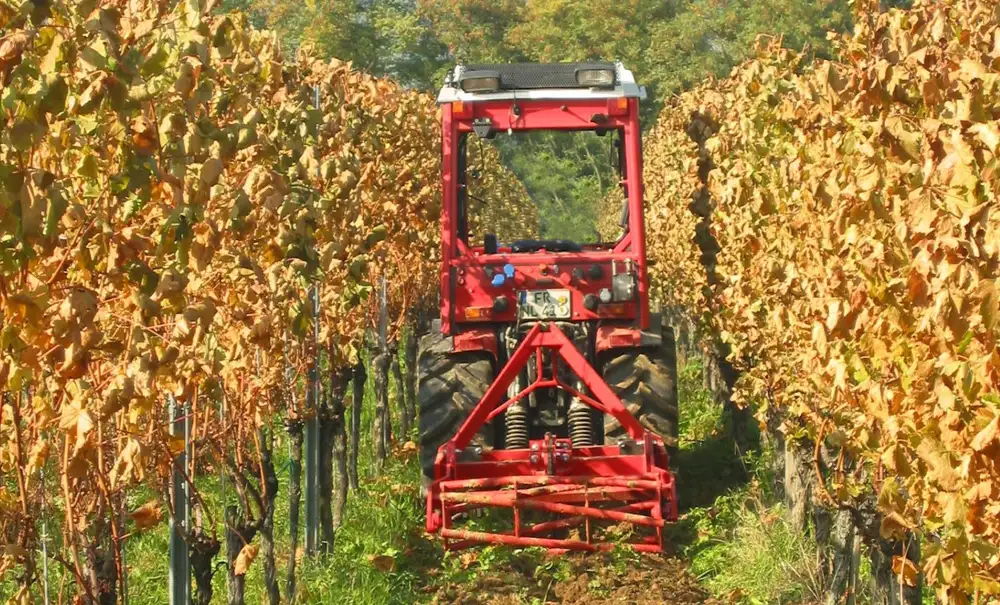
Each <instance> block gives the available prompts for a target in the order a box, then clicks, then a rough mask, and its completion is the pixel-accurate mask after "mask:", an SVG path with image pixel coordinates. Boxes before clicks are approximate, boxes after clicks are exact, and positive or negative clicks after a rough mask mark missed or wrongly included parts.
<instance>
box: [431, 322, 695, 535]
mask: <svg viewBox="0 0 1000 605" xmlns="http://www.w3.org/2000/svg"><path fill="white" fill-rule="evenodd" d="M543 350H548V351H549V352H550V360H551V364H552V368H551V377H548V378H546V377H544V373H543V371H542V370H543V364H544V356H543V355H542V351H543ZM532 356H534V358H535V361H536V364H537V372H536V373H535V375H536V376H537V378H536V380H535V381H534V382H533V383H532V384H530V385H528V386H527V387H526V388H525V389H523V390H522V391H520V392H519V393H518V394H517V395H516V396H514V397H511V398H509V399H508V398H507V390H508V387H509V386H510V384H511V383H512V382H513V381H514V379H515V378H516V377H517V376H518V374H519V373H520V372H521V370H522V369H523V368H524V367H526V366H527V364H528V363H529V362H530V361H531V358H532ZM560 361H561V362H562V363H564V364H565V365H566V367H567V368H568V369H569V370H571V371H572V373H574V374H575V375H576V376H577V377H578V378H579V379H580V381H581V382H582V384H583V386H584V387H585V390H586V391H589V392H590V393H592V394H593V397H591V396H588V395H586V394H584V393H582V392H580V391H579V390H577V389H575V388H573V387H572V386H570V385H568V384H566V383H565V382H563V381H562V380H560V378H559V371H558V370H559V367H558V366H559V362H560ZM541 388H557V389H561V390H564V391H566V392H568V393H570V394H571V395H572V396H573V397H574V398H576V399H577V400H578V401H580V402H582V403H584V404H586V405H588V406H590V407H591V408H593V409H596V410H598V411H600V412H602V413H604V414H606V415H611V416H613V417H614V418H616V419H617V420H618V421H619V422H620V423H621V425H622V427H623V428H624V429H625V431H626V432H627V434H628V437H629V438H628V439H625V440H622V441H621V442H620V443H618V444H616V445H602V446H588V447H573V445H572V442H571V440H570V439H564V438H556V437H554V436H552V435H551V434H547V435H546V437H545V438H544V439H538V440H532V441H530V443H529V447H528V448H526V449H508V450H492V451H483V449H482V448H480V447H477V446H473V445H470V444H471V442H472V438H473V437H474V436H475V435H476V433H477V432H479V430H480V429H481V428H482V427H483V426H485V425H486V424H487V423H488V422H490V421H491V420H493V419H494V418H496V417H497V416H498V415H500V414H502V413H503V412H504V411H505V410H506V409H507V408H508V407H510V406H511V405H512V404H514V403H516V402H518V401H520V400H521V399H523V398H524V397H527V396H528V394H530V393H531V392H532V391H534V390H536V389H541ZM434 477H435V480H434V481H433V482H432V483H431V485H430V487H429V489H428V491H427V531H428V532H429V533H431V534H437V535H439V536H441V538H442V539H443V540H444V544H445V548H448V549H459V548H466V547H469V546H475V545H478V544H507V545H511V546H519V547H526V546H540V547H543V548H548V549H550V550H555V551H566V550H583V551H596V550H608V549H610V548H612V547H613V543H607V542H602V541H601V539H600V534H601V532H600V531H599V530H601V529H603V528H604V526H606V525H608V524H612V525H616V526H619V527H620V526H621V525H622V524H626V525H628V526H630V527H629V531H628V532H623V533H638V534H645V535H640V536H639V537H638V539H637V540H634V541H631V542H627V544H628V545H629V546H631V547H632V548H634V549H635V550H638V551H644V552H661V551H662V550H663V526H664V524H665V523H666V522H672V521H676V519H677V490H676V486H675V483H674V476H673V474H672V473H671V472H670V470H669V469H668V463H667V452H666V449H665V448H664V446H663V442H662V441H661V440H660V439H659V438H658V437H656V436H655V435H654V434H653V433H651V432H649V431H647V430H646V429H644V428H643V427H642V425H640V424H639V422H638V421H637V420H636V419H635V418H634V417H633V416H632V415H631V414H630V413H629V412H628V410H627V409H626V407H625V405H624V404H623V403H622V401H621V400H620V399H619V398H618V396H617V395H615V393H614V391H612V390H611V387H609V386H608V385H607V383H605V382H604V380H603V379H602V378H601V377H600V375H599V374H598V373H597V372H596V371H595V370H594V368H592V367H591V366H590V364H589V363H588V362H587V360H586V358H584V356H583V355H582V354H581V353H580V352H579V351H577V349H576V347H575V346H574V345H573V343H572V341H570V339H569V338H567V337H566V335H565V334H564V333H563V332H562V331H561V330H559V328H558V327H557V326H556V325H554V324H546V323H539V324H536V325H535V326H534V327H532V329H531V330H530V331H529V332H528V334H527V335H526V336H525V338H524V340H523V341H522V342H521V344H520V345H519V346H518V348H517V349H516V350H515V351H514V354H513V355H512V356H511V358H510V361H509V362H508V363H507V365H505V366H504V368H503V369H502V370H501V371H500V373H499V375H498V376H497V378H496V380H494V382H493V384H492V385H490V387H489V389H487V391H486V394H485V395H484V396H483V398H482V400H480V402H479V403H478V404H477V405H476V407H475V408H474V409H473V410H472V412H471V413H470V414H469V416H468V418H467V419H466V420H465V422H464V423H463V424H462V426H461V428H459V430H458V432H457V433H456V434H455V436H454V437H453V438H452V439H451V440H450V441H448V442H447V443H445V444H444V445H442V446H441V448H440V450H439V451H438V455H437V459H436V460H435V463H434ZM490 508H493V509H510V510H512V511H513V517H514V528H513V530H512V531H509V532H503V533H491V532H487V531H474V530H470V529H463V528H462V527H459V524H461V523H462V520H463V519H465V518H467V515H466V514H465V513H468V512H469V511H471V510H473V509H490ZM534 511H537V512H538V513H541V516H544V517H545V520H541V521H539V520H536V521H535V522H534V523H527V520H526V519H524V518H522V517H525V516H534V515H535V513H534ZM595 524H597V525H598V527H597V528H595V527H594V525H595ZM595 530H597V531H595ZM573 532H575V533H576V534H577V535H576V536H575V537H571V536H570V535H569V534H571V533H573ZM557 536H560V537H557Z"/></svg>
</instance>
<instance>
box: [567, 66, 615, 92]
mask: <svg viewBox="0 0 1000 605" xmlns="http://www.w3.org/2000/svg"><path fill="white" fill-rule="evenodd" d="M576 83H577V84H579V85H580V86H589V87H591V88H610V87H612V86H614V85H615V70H613V69H578V70H576Z"/></svg>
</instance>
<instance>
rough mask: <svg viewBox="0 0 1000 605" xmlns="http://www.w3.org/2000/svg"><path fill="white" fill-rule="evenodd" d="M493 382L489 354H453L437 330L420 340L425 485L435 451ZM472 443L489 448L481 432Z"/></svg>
mask: <svg viewBox="0 0 1000 605" xmlns="http://www.w3.org/2000/svg"><path fill="white" fill-rule="evenodd" d="M492 380H493V362H492V360H491V358H490V356H489V354H487V353H485V352H478V351H477V352H465V353H452V351H451V339H450V338H448V337H446V336H444V335H442V334H441V333H440V332H439V331H437V330H433V331H432V332H431V333H430V334H427V335H426V336H423V337H422V338H421V339H420V344H419V349H418V352H417V407H418V410H419V415H420V416H419V429H420V468H421V469H422V470H423V474H424V485H427V484H428V483H429V482H430V481H431V480H433V478H434V459H435V458H436V457H437V452H438V448H440V447H441V446H442V445H444V443H445V442H446V441H448V440H449V439H451V438H452V437H453V436H454V435H455V433H456V432H457V431H458V427H459V426H461V424H462V422H463V421H464V420H465V418H466V417H467V416H468V415H469V413H470V412H471V411H472V408H474V407H475V406H476V404H477V403H479V400H480V399H482V397H483V395H485V394H486V389H487V388H488V387H489V386H490V382H492ZM475 441H476V443H478V444H479V445H484V446H489V445H492V443H491V442H492V440H491V439H489V438H488V437H487V436H486V435H484V434H483V433H480V434H479V436H477V438H476V440H475Z"/></svg>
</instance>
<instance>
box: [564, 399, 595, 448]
mask: <svg viewBox="0 0 1000 605" xmlns="http://www.w3.org/2000/svg"><path fill="white" fill-rule="evenodd" d="M567 420H568V422H569V437H570V439H571V440H572V441H573V447H586V446H589V445H594V416H593V414H591V413H590V408H589V407H587V406H585V405H579V404H574V405H570V406H569V414H568V418H567Z"/></svg>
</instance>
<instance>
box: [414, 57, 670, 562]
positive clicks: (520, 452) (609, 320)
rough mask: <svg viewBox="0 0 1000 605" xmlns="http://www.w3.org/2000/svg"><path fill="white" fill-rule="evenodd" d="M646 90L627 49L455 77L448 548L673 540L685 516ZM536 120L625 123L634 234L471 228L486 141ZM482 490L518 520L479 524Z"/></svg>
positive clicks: (421, 378) (432, 375)
mask: <svg viewBox="0 0 1000 605" xmlns="http://www.w3.org/2000/svg"><path fill="white" fill-rule="evenodd" d="M645 96H646V92H645V89H644V88H643V87H640V86H638V85H636V83H635V80H634V78H633V76H632V73H631V72H630V71H628V70H627V69H625V68H624V67H623V66H622V65H621V64H620V63H561V64H512V65H460V66H458V67H456V68H455V69H454V71H453V72H452V73H451V74H450V75H449V77H448V79H447V81H446V84H445V86H444V88H443V89H442V90H441V93H440V95H439V97H438V102H439V103H440V104H441V106H442V110H443V111H442V137H443V142H442V154H443V157H442V159H443V162H442V165H443V196H442V204H443V205H442V212H441V230H442V231H441V242H442V250H441V253H442V264H441V300H442V305H441V318H440V322H438V321H435V322H434V324H433V327H432V329H431V332H430V333H429V334H428V335H426V336H424V337H423V338H422V339H421V341H420V346H419V353H418V361H417V372H418V395H417V401H418V406H419V418H420V420H419V429H420V461H421V466H422V468H423V472H424V477H425V488H426V494H427V530H428V531H429V532H431V533H433V534H438V535H440V536H441V537H442V538H443V539H444V541H445V544H446V546H447V547H449V548H461V547H465V546H472V545H475V544H482V543H501V544H510V545H515V546H542V547H547V548H550V549H557V550H565V549H575V550H598V549H602V548H608V547H610V544H609V543H608V542H605V541H603V536H604V535H611V534H614V531H617V532H619V533H618V534H614V535H618V536H619V538H618V539H621V538H620V530H621V526H622V525H623V524H626V525H627V526H628V527H630V528H631V529H630V530H629V535H631V536H633V537H632V538H631V539H629V540H626V541H627V542H628V543H630V544H631V545H632V546H633V547H634V548H636V549H638V550H644V551H658V550H660V549H661V548H662V527H663V525H664V523H665V522H669V521H672V520H675V519H676V516H677V498H676V488H675V484H674V476H673V474H672V473H671V470H670V468H671V467H670V464H671V460H672V458H673V454H674V453H675V452H676V447H677V420H678V411H677V367H676V357H675V350H674V340H673V333H672V331H671V330H670V329H669V328H668V327H666V326H662V325H661V322H660V318H659V317H658V316H657V315H656V314H652V313H650V311H649V299H648V291H649V287H648V286H649V284H648V281H647V274H646V267H647V259H646V246H645V239H644V237H645V236H644V227H643V200H642V191H643V190H642V149H641V141H640V129H639V101H640V100H641V99H644V98H645ZM532 130H558V131H592V132H594V133H596V134H597V135H601V136H610V137H612V138H614V139H615V148H616V149H617V151H618V152H617V154H616V155H617V158H616V161H617V163H618V166H616V168H617V170H618V174H619V176H620V184H621V187H622V188H623V192H624V197H625V204H624V207H623V209H622V219H621V235H620V237H619V238H618V239H617V241H613V242H603V243H577V242H574V241H568V240H565V239H551V240H546V239H530V240H519V241H511V242H500V241H498V238H497V237H496V235H492V234H484V235H483V236H482V240H481V241H472V238H470V232H469V216H468V213H467V210H468V208H469V203H468V201H469V199H470V194H469V184H470V181H471V180H472V179H474V174H473V171H472V170H470V169H469V166H468V161H467V154H466V151H467V149H469V147H470V141H473V140H475V138H481V139H490V138H493V137H494V136H497V135H501V136H503V135H512V134H516V133H522V132H525V131H532ZM483 508H495V509H501V510H507V511H508V512H507V513H504V514H509V515H510V516H511V517H512V519H511V521H512V522H513V528H512V529H510V530H509V531H494V532H487V531H485V530H473V529H469V528H468V527H467V526H466V525H464V522H466V521H467V520H468V519H470V518H474V516H470V515H468V514H466V513H468V512H469V511H470V510H473V509H483ZM502 515H503V514H501V516H502ZM609 526H610V528H611V529H613V530H614V531H612V532H611V534H609Z"/></svg>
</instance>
